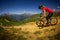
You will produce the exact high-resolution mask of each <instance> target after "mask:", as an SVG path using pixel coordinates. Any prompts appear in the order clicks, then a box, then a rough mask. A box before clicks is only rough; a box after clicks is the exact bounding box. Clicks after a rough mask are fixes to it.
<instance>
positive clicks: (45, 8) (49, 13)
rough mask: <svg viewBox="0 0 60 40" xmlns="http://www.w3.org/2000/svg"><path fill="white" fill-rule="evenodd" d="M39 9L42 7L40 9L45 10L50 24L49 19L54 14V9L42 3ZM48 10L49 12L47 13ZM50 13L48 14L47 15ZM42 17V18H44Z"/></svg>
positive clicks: (45, 15)
mask: <svg viewBox="0 0 60 40" xmlns="http://www.w3.org/2000/svg"><path fill="white" fill-rule="evenodd" d="M38 9H40V10H42V11H43V17H46V20H47V23H46V24H48V23H49V19H50V18H51V17H52V15H53V10H52V9H50V8H48V7H45V6H43V5H40V6H38ZM47 12H48V13H47ZM47 14H48V15H47ZM43 17H42V18H43Z"/></svg>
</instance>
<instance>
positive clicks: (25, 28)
mask: <svg viewBox="0 0 60 40" xmlns="http://www.w3.org/2000/svg"><path fill="white" fill-rule="evenodd" d="M59 24H60V19H59V20H58V24H57V25H54V26H49V27H45V28H43V29H39V28H38V27H37V25H36V24H35V22H30V23H26V24H25V25H20V26H14V28H22V31H29V32H35V31H38V30H40V31H43V30H45V29H47V30H50V29H54V28H56V29H57V28H60V27H59Z"/></svg>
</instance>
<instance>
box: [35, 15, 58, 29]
mask: <svg viewBox="0 0 60 40" xmlns="http://www.w3.org/2000/svg"><path fill="white" fill-rule="evenodd" d="M41 17H42V16H40V17H39V18H38V20H37V21H36V25H37V26H38V27H39V28H40V27H41V28H43V27H46V26H47V24H46V23H47V21H46V18H41ZM57 22H58V19H57V18H56V17H51V18H50V19H49V22H48V26H50V25H56V24H57Z"/></svg>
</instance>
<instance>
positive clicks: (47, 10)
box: [42, 7, 53, 14]
mask: <svg viewBox="0 0 60 40" xmlns="http://www.w3.org/2000/svg"><path fill="white" fill-rule="evenodd" d="M42 10H46V12H49V13H50V14H52V13H53V10H51V9H49V8H47V7H43V8H42Z"/></svg>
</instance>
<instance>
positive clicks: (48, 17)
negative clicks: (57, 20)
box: [46, 13, 53, 24]
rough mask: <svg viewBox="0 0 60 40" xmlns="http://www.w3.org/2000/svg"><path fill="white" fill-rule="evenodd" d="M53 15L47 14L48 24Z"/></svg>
mask: <svg viewBox="0 0 60 40" xmlns="http://www.w3.org/2000/svg"><path fill="white" fill-rule="evenodd" d="M52 15H53V13H52V14H50V13H49V14H48V15H47V16H46V20H47V23H46V24H49V19H50V18H51V17H52Z"/></svg>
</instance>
